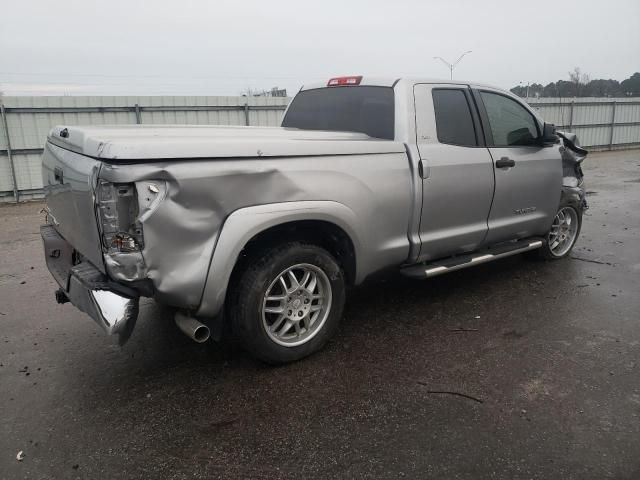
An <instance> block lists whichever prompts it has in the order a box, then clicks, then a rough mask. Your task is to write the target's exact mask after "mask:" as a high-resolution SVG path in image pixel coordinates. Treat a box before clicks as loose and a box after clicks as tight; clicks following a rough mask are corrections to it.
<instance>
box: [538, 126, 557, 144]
mask: <svg viewBox="0 0 640 480" xmlns="http://www.w3.org/2000/svg"><path fill="white" fill-rule="evenodd" d="M558 140H559V139H558V135H556V126H555V125H554V124H553V123H547V122H544V126H543V127H542V139H541V142H542V146H544V147H549V146H551V145H555V144H556V143H558Z"/></svg>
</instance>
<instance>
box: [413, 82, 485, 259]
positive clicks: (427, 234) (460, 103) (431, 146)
mask: <svg viewBox="0 0 640 480" xmlns="http://www.w3.org/2000/svg"><path fill="white" fill-rule="evenodd" d="M414 101H415V111H416V143H417V146H418V151H419V155H420V162H419V166H420V168H419V174H420V176H421V177H422V212H421V216H420V228H419V233H420V243H421V248H420V254H419V258H418V260H419V261H428V260H432V259H436V258H442V257H446V256H449V255H453V254H457V253H464V252H470V251H473V250H476V249H477V248H478V247H479V246H480V245H481V244H482V243H483V241H484V239H485V236H486V234H487V230H488V225H487V217H488V216H489V211H490V209H491V199H492V196H493V186H494V185H493V182H494V180H493V163H492V160H491V156H490V155H489V152H488V150H487V148H486V146H485V145H484V139H483V136H482V132H481V130H480V122H479V117H478V114H477V111H476V107H475V104H474V100H473V98H472V95H471V90H470V89H469V87H468V86H467V85H452V84H443V85H438V84H417V85H415V86H414Z"/></svg>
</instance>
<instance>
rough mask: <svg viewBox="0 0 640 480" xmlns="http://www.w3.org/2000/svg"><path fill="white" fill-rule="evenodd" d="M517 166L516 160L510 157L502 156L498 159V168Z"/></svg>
mask: <svg viewBox="0 0 640 480" xmlns="http://www.w3.org/2000/svg"><path fill="white" fill-rule="evenodd" d="M515 166H516V161H515V160H513V159H511V158H509V157H502V158H501V159H500V160H496V168H509V167H515Z"/></svg>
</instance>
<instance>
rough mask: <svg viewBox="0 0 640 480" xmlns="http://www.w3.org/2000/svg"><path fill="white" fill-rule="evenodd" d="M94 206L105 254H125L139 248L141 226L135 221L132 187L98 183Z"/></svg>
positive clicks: (134, 199)
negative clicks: (114, 252)
mask: <svg viewBox="0 0 640 480" xmlns="http://www.w3.org/2000/svg"><path fill="white" fill-rule="evenodd" d="M96 207H97V211H98V217H99V219H100V227H101V228H100V230H101V234H102V244H103V246H104V249H105V250H106V253H109V252H113V251H116V252H123V253H124V252H126V253H128V252H134V251H138V250H141V249H142V247H143V238H142V225H141V224H140V222H138V210H139V208H138V199H137V194H136V186H135V184H132V183H111V182H105V181H100V182H99V184H98V188H97V191H96Z"/></svg>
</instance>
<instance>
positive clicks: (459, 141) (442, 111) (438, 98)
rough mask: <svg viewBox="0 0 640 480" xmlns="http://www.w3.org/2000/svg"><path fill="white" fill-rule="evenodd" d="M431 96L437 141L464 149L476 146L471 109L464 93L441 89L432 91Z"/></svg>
mask: <svg viewBox="0 0 640 480" xmlns="http://www.w3.org/2000/svg"><path fill="white" fill-rule="evenodd" d="M432 95H433V108H434V110H435V114H436V130H437V132H438V141H439V142H440V143H449V144H452V145H461V146H464V147H475V146H477V145H478V142H477V141H476V132H475V128H474V126H473V119H472V118H471V109H470V108H469V102H467V97H466V95H465V94H464V92H463V91H462V90H455V89H449V88H446V89H444V88H443V89H434V90H433V91H432Z"/></svg>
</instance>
